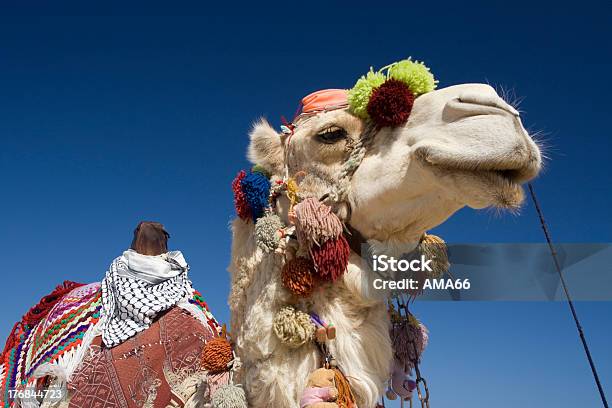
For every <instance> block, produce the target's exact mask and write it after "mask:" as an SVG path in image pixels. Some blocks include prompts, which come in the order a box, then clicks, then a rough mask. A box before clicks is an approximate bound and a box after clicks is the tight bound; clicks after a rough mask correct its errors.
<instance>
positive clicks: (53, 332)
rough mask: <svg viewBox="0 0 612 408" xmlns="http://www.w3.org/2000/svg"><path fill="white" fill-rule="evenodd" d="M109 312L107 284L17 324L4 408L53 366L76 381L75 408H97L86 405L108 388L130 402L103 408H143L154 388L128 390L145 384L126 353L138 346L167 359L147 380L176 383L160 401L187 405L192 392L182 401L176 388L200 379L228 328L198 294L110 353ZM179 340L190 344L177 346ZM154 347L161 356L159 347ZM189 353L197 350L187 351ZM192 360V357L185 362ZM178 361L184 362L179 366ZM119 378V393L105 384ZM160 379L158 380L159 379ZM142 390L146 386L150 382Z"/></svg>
mask: <svg viewBox="0 0 612 408" xmlns="http://www.w3.org/2000/svg"><path fill="white" fill-rule="evenodd" d="M101 312H102V300H101V290H100V283H98V282H97V283H92V284H89V285H84V286H79V287H76V288H75V289H73V290H72V291H70V292H69V293H68V294H67V295H65V296H63V297H62V298H61V300H59V301H58V302H57V303H56V304H55V305H54V306H53V307H52V308H51V309H50V310H49V312H48V313H47V315H46V316H44V317H43V318H42V319H40V321H39V322H38V323H37V324H36V325H34V326H33V327H29V326H28V325H16V327H17V330H16V333H15V335H16V338H17V340H16V341H15V344H12V345H11V346H12V347H11V348H10V349H8V350H6V351H5V353H4V354H3V356H2V360H1V361H0V407H2V408H10V407H12V405H13V399H14V396H15V390H19V389H24V388H25V387H26V386H27V387H28V388H29V387H32V386H34V385H35V384H36V382H37V381H38V380H37V379H36V377H40V376H41V373H40V372H39V373H37V370H39V371H40V370H44V369H46V368H48V367H50V366H55V367H61V370H62V371H63V372H64V373H65V374H67V375H68V376H71V377H73V379H74V381H73V380H72V379H71V381H70V382H69V383H68V389H69V390H70V394H71V395H74V398H71V403H70V406H71V407H72V406H74V407H82V406H86V405H89V404H86V405H79V404H80V403H83V402H84V401H87V400H88V399H89V398H96V397H95V394H96V393H98V394H99V393H100V392H101V388H102V389H107V391H108V390H110V391H112V394H113V395H114V396H115V399H116V400H117V401H123V402H118V404H117V405H113V404H111V405H108V404H107V405H100V407H107V406H108V407H111V406H113V407H114V406H117V407H119V406H124V407H132V406H134V407H135V406H141V405H138V404H137V402H142V395H148V393H149V391H151V389H147V390H142V392H141V393H140V394H139V393H138V392H136V391H134V389H133V387H132V385H131V384H128V383H129V382H130V381H132V382H133V381H135V378H137V377H138V373H132V372H131V371H133V370H131V371H130V369H129V367H131V365H130V364H131V363H134V361H133V360H130V361H129V362H128V363H129V364H126V361H127V359H128V357H125V356H124V354H126V353H127V354H130V353H131V352H132V351H133V349H134V347H136V351H135V352H134V356H136V355H139V356H142V355H143V353H144V352H145V351H144V350H142V349H143V348H147V349H148V350H147V351H146V352H147V353H153V354H155V355H156V356H157V357H160V358H159V359H158V360H159V362H160V363H159V364H162V365H164V367H162V366H160V367H157V368H156V369H154V370H153V371H151V370H148V371H147V370H144V371H147V372H146V373H144V372H143V373H140V374H141V377H142V376H143V375H146V376H148V377H147V378H149V377H150V378H154V380H155V381H154V384H157V385H158V388H159V385H160V384H166V385H168V383H169V382H170V383H172V384H174V385H175V386H174V387H172V386H166V387H162V389H163V390H164V392H162V395H161V396H160V397H162V399H164V400H165V401H170V400H171V399H172V398H175V399H176V401H173V404H174V405H172V406H177V407H180V406H182V405H181V404H180V401H182V400H183V399H184V396H185V395H187V393H186V392H182V394H184V395H180V396H176V395H175V394H176V393H178V394H181V392H175V393H173V390H174V388H176V384H175V383H177V382H180V381H179V380H180V379H183V380H184V379H185V378H184V377H193V376H194V375H196V374H197V372H198V370H199V354H197V353H198V352H200V353H201V351H202V349H203V347H204V344H205V342H206V340H207V339H209V338H212V337H214V336H216V335H218V333H219V332H220V326H219V324H218V323H217V321H216V320H215V318H214V317H213V315H212V314H211V313H210V311H209V310H208V307H207V305H206V303H205V302H204V300H203V298H202V296H201V294H200V293H199V292H197V291H194V293H193V296H192V297H191V298H190V299H189V300H188V302H183V304H182V305H181V307H175V308H173V309H171V310H170V311H169V312H167V313H166V314H164V315H162V316H160V318H159V319H158V321H156V322H155V323H154V324H153V325H152V326H151V328H150V329H148V330H145V331H144V332H142V333H140V334H139V335H137V336H135V337H134V338H133V339H130V340H128V341H126V342H125V343H123V344H121V345H119V346H117V347H115V348H113V349H110V350H109V349H107V348H105V347H103V345H102V344H101V340H100V337H99V336H98V335H99V334H100V333H99V331H98V330H97V329H98V327H97V326H96V325H97V324H98V322H99V321H100V319H101ZM177 336H178V337H177ZM186 336H189V340H190V341H189V342H187V343H184V342H185V337H186ZM192 336H196V337H197V338H192ZM175 337H176V339H175ZM177 339H178V340H180V341H181V342H183V343H184V344H183V345H182V346H177V344H176V341H177ZM153 343H155V344H157V345H158V346H159V347H161V349H159V347H157V348H156V347H152V346H151V344H153ZM140 346H142V347H140ZM124 349H125V350H124ZM172 349H173V350H174V351H172ZM187 349H189V350H188V351H186V350H187ZM126 350H128V351H126ZM168 352H169V353H168ZM185 353H187V355H188V356H187V355H184V354H185ZM130 356H131V354H130ZM164 356H165V358H162V357H164ZM176 358H179V360H181V359H182V360H181V361H179V362H178V363H177V362H176V361H175V359H176ZM166 360H167V361H166ZM187 360H189V361H187ZM190 364H191V365H190ZM173 366H174V367H179V368H180V370H179V371H180V372H178V371H177V372H175V370H173V369H172V367H173ZM113 367H115V368H117V369H115V368H113ZM120 367H121V369H120V370H118V369H119V368H120ZM168 367H170V368H168ZM100 369H102V370H103V371H104V372H105V373H106V376H105V377H104V379H100V376H99V375H98V376H94V375H93V373H94V372H98V374H99V370H100ZM164 370H165V371H164ZM168 370H169V371H168ZM89 371H91V373H90V372H89ZM112 372H115V377H116V378H115V380H116V381H114V382H112V383H111V385H113V387H111V388H108V387H107V386H108V384H102V383H104V382H105V381H107V380H108V381H111V380H112V379H113V376H112V375H111V374H112ZM118 372H121V373H128V372H129V373H131V374H130V375H129V376H127V377H123V376H121V375H118V374H117V373H118ZM153 372H155V373H157V374H152V373H153ZM90 374H91V375H92V376H91V378H97V380H96V381H97V382H98V384H94V385H92V384H90V382H91V381H89V380H87V381H85V380H84V379H88V378H90ZM132 374H134V375H136V377H135V376H133V375H132ZM119 377H121V378H119ZM166 377H170V378H166ZM160 380H163V381H160ZM213 380H214V381H213V383H211V384H209V385H210V386H212V387H213V388H214V384H217V383H223V382H226V380H225V379H222V378H217V379H213ZM84 381H85V382H84ZM142 384H146V381H145V382H144V383H142ZM122 385H125V387H122ZM92 387H93V388H92ZM124 388H125V389H124ZM141 388H142V385H141ZM183 391H184V390H183ZM136 394H138V395H140V397H139V398H137V400H138V401H136V400H135V399H134V398H136V397H134V396H135V395H136ZM130 396H131V397H130ZM109 398H110V397H109ZM146 398H149V397H146ZM92 401H93V400H92ZM74 404H76V405H74ZM156 406H157V405H156ZM163 406H164V407H165V406H166V405H163Z"/></svg>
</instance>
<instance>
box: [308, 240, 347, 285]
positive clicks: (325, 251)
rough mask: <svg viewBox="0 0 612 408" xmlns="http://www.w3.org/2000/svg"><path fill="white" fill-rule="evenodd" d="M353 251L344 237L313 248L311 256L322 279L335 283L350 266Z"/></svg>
mask: <svg viewBox="0 0 612 408" xmlns="http://www.w3.org/2000/svg"><path fill="white" fill-rule="evenodd" d="M350 254H351V249H350V247H349V244H348V242H347V241H346V238H344V235H340V237H338V238H337V239H330V240H327V241H325V242H324V243H323V244H322V245H321V246H313V247H312V248H311V250H310V256H311V257H312V261H313V262H314V264H315V268H316V271H317V274H318V276H319V277H320V278H321V279H324V280H328V281H332V282H335V281H336V280H337V279H338V278H340V277H341V276H342V275H343V274H344V272H345V271H346V268H347V266H348V261H349V256H350Z"/></svg>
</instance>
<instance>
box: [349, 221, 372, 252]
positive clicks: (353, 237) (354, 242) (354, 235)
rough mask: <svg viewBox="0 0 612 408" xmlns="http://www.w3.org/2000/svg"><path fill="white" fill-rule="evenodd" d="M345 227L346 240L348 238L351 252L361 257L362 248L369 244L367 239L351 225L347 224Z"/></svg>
mask: <svg viewBox="0 0 612 408" xmlns="http://www.w3.org/2000/svg"><path fill="white" fill-rule="evenodd" d="M345 227H346V231H345V233H344V238H346V240H347V242H348V244H349V247H350V248H351V250H352V251H353V252H355V253H356V254H357V255H359V256H361V248H362V245H363V244H365V243H366V242H367V241H366V239H365V238H364V237H363V235H361V232H359V231H357V230H356V229H355V228H353V226H352V225H351V224H345Z"/></svg>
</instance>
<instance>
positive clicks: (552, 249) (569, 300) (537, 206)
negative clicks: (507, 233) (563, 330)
mask: <svg viewBox="0 0 612 408" xmlns="http://www.w3.org/2000/svg"><path fill="white" fill-rule="evenodd" d="M528 185H529V194H530V195H531V199H532V200H533V204H534V206H535V209H536V211H537V213H538V217H539V218H540V225H541V226H542V230H543V231H544V236H545V237H546V242H547V243H548V248H549V249H550V254H551V256H552V258H553V262H554V264H555V269H556V270H557V273H558V274H559V278H560V280H561V286H562V287H563V292H565V297H566V299H567V304H568V306H569V308H570V311H571V312H572V317H573V318H574V323H576V329H578V334H579V335H580V341H582V347H583V348H584V352H585V353H586V356H587V359H588V360H589V365H590V366H591V372H592V373H593V378H594V379H595V384H597V389H598V390H599V396H600V397H601V402H602V403H603V406H604V407H605V408H609V407H608V401H607V400H606V394H605V393H604V390H603V387H602V386H601V382H600V381H599V375H598V374H597V369H596V368H595V362H594V361H593V357H591V351H590V350H589V345H588V343H587V340H586V337H585V335H584V331H583V330H582V325H581V324H580V320H579V319H578V314H577V313H576V309H575V308H574V302H573V301H572V297H571V296H570V293H569V290H568V288H567V284H566V283H565V278H564V277H563V272H562V271H561V265H560V264H559V259H558V258H557V251H556V250H555V247H554V245H553V243H552V239H551V237H550V233H549V231H548V227H547V225H546V221H544V214H543V213H542V209H541V208H540V204H539V202H538V199H537V198H536V195H535V190H534V188H533V185H532V184H531V183H529V184H528Z"/></svg>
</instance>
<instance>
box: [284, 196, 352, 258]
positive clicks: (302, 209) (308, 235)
mask: <svg viewBox="0 0 612 408" xmlns="http://www.w3.org/2000/svg"><path fill="white" fill-rule="evenodd" d="M293 210H294V213H295V227H296V232H297V236H298V240H299V242H300V245H302V246H303V247H305V248H310V247H311V246H312V244H313V243H316V244H319V245H322V244H323V243H324V242H325V241H327V240H329V239H333V238H338V237H339V236H340V235H342V221H340V218H338V216H337V215H336V214H334V213H333V211H332V209H331V207H329V206H327V205H325V204H323V203H321V202H320V201H319V200H317V199H316V198H313V197H309V198H307V199H305V200H304V201H302V202H300V203H299V204H296V205H295V207H293Z"/></svg>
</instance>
